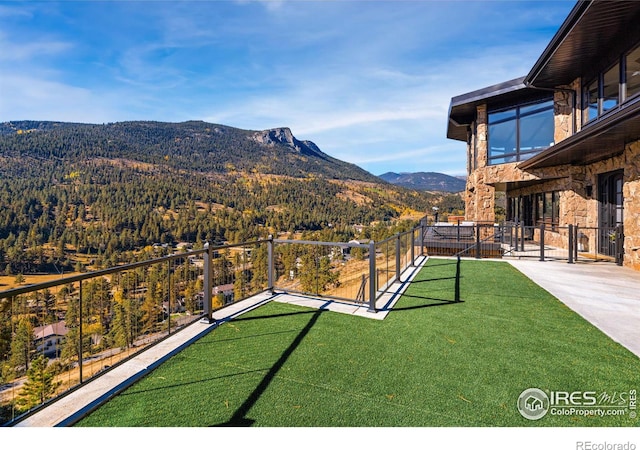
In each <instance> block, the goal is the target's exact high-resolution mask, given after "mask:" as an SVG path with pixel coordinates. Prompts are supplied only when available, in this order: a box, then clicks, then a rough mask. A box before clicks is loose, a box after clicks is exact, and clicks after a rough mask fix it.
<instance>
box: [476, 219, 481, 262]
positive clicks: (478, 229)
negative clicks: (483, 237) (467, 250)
mask: <svg viewBox="0 0 640 450" xmlns="http://www.w3.org/2000/svg"><path fill="white" fill-rule="evenodd" d="M480 258H482V254H481V253H480V224H479V223H477V224H476V259H480Z"/></svg>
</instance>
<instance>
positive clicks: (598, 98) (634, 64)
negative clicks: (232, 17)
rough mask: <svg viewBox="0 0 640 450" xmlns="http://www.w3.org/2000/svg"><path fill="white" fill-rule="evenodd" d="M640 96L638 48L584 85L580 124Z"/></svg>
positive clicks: (639, 51) (639, 58)
mask: <svg viewBox="0 0 640 450" xmlns="http://www.w3.org/2000/svg"><path fill="white" fill-rule="evenodd" d="M637 94H640V46H638V47H635V48H634V49H633V50H631V51H629V52H628V53H627V54H626V55H624V56H623V57H622V58H620V60H619V61H618V62H617V63H616V64H614V65H613V66H612V67H610V68H608V69H607V70H605V71H604V72H600V73H599V74H598V76H596V77H595V79H593V80H591V81H589V82H587V83H585V85H584V90H583V97H582V98H583V104H584V110H583V114H582V122H583V123H585V124H586V123H587V122H590V121H592V120H594V119H597V118H598V117H600V116H602V115H603V114H605V113H606V112H607V111H609V110H612V109H614V108H616V107H617V106H618V105H620V104H623V103H624V102H625V101H626V100H627V99H628V98H630V97H633V96H635V95H637Z"/></svg>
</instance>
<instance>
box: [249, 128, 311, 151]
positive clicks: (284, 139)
mask: <svg viewBox="0 0 640 450" xmlns="http://www.w3.org/2000/svg"><path fill="white" fill-rule="evenodd" d="M251 139H253V140H254V141H255V142H258V143H259V144H262V145H269V146H274V145H284V146H285V147H289V148H290V149H292V150H294V151H296V152H298V153H300V154H303V155H315V156H324V154H323V153H322V151H320V149H319V148H318V146H317V145H316V144H314V143H313V142H311V141H299V140H298V139H296V137H295V136H294V135H293V133H292V132H291V129H289V128H287V127H281V128H271V129H269V130H263V131H256V132H255V133H254V134H253V136H252V137H251Z"/></svg>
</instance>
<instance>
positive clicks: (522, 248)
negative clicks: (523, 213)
mask: <svg viewBox="0 0 640 450" xmlns="http://www.w3.org/2000/svg"><path fill="white" fill-rule="evenodd" d="M524 231H525V230H524V222H521V223H520V251H521V252H524V238H525V236H524Z"/></svg>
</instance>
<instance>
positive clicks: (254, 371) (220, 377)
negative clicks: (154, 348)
mask: <svg viewBox="0 0 640 450" xmlns="http://www.w3.org/2000/svg"><path fill="white" fill-rule="evenodd" d="M265 370H267V369H266V368H265V369H254V370H248V371H245V372H237V373H231V374H227V375H220V376H219V377H210V378H202V379H200V380H193V381H186V382H184V383H176V384H170V385H164V386H160V387H155V388H150V389H144V390H141V391H136V392H127V391H124V392H122V393H120V394H118V395H120V396H122V397H127V396H134V395H139V394H144V393H147V392H153V391H166V390H168V389H174V388H183V387H185V386H189V385H193V384H200V383H208V382H210V381H214V380H220V379H224V378H233V377H237V376H241V375H249V374H252V373H256V372H264V371H265Z"/></svg>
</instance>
